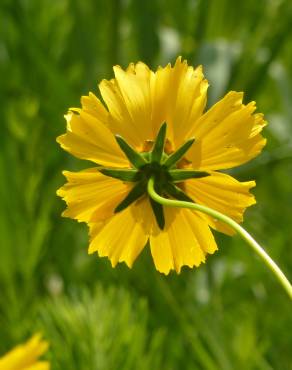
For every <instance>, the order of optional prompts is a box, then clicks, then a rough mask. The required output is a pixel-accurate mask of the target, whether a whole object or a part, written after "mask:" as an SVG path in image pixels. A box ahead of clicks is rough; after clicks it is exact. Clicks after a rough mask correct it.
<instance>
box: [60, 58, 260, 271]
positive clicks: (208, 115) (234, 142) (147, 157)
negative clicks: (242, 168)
mask: <svg viewBox="0 0 292 370" xmlns="http://www.w3.org/2000/svg"><path fill="white" fill-rule="evenodd" d="M114 73H115V78H114V79H112V80H110V81H107V80H103V81H102V82H101V83H100V85H99V89H100V93H101V96H102V98H103V101H104V102H105V105H106V107H105V105H104V104H103V103H102V102H101V101H100V100H99V99H98V98H97V97H96V96H95V95H94V94H92V93H90V94H89V96H86V97H82V99H81V103H82V108H72V109H70V110H69V112H68V114H67V115H66V120H67V132H66V134H64V135H62V136H60V137H58V139H57V141H58V142H59V143H60V145H61V146H62V148H63V149H65V150H67V151H68V152H70V153H71V154H73V155H75V156H77V157H79V158H82V159H86V160H89V161H92V162H94V163H95V167H93V168H90V169H88V170H84V171H81V172H68V171H64V175H65V176H66V178H67V180H68V182H67V183H66V184H65V185H64V186H63V187H62V188H60V189H59V190H58V195H59V196H61V197H63V198H64V200H65V201H66V203H67V206H68V208H67V209H66V210H65V212H64V213H63V215H64V216H67V217H71V218H74V219H77V220H78V221H81V222H86V223H87V224H88V225H89V228H90V245H89V253H93V252H97V253H98V254H99V256H107V257H109V259H110V261H111V263H112V265H113V266H115V265H116V264H117V263H118V262H122V261H123V262H125V263H126V264H127V265H128V266H129V267H131V266H132V264H133V262H134V261H135V259H136V257H137V256H138V255H139V254H140V252H141V251H142V249H143V248H144V247H145V246H146V245H148V244H147V242H148V241H149V244H150V249H151V254H152V257H153V260H154V263H155V266H156V268H157V270H159V271H161V272H163V273H165V274H168V273H169V271H170V270H172V269H174V270H176V271H177V272H180V270H181V267H182V266H184V265H187V266H189V267H193V266H199V265H200V263H201V262H204V261H205V258H206V255H207V254H208V253H214V252H215V250H216V249H217V246H216V242H215V240H214V237H213V235H212V232H211V230H210V228H212V229H215V230H218V231H221V232H223V233H226V234H232V230H231V229H230V228H229V227H228V226H226V225H225V224H223V223H221V222H220V221H219V222H218V221H217V220H215V219H213V218H212V217H210V216H208V215H205V214H202V213H200V212H194V211H191V210H189V209H177V208H176V209H174V208H171V207H166V206H162V205H160V204H158V203H156V202H155V201H153V200H152V199H151V198H150V197H149V196H148V194H147V181H148V180H149V179H150V178H154V179H155V190H156V191H157V192H158V193H159V194H161V195H163V196H164V197H168V198H171V199H179V200H188V201H191V202H196V203H199V204H203V205H206V206H208V207H211V208H213V209H215V210H217V211H219V212H222V213H224V214H226V215H227V216H229V217H231V218H233V219H234V220H235V221H237V222H241V221H242V218H243V213H244V211H245V209H246V208H247V207H248V206H250V205H252V204H254V203H255V199H254V197H253V196H252V195H251V194H250V193H249V190H250V188H252V187H253V186H255V182H254V181H249V182H239V181H237V180H235V179H234V178H233V177H231V176H229V175H227V174H225V173H221V172H218V170H226V169H229V168H232V167H235V166H238V165H241V164H243V163H245V162H247V161H249V160H250V159H252V158H254V157H255V156H256V155H258V154H259V153H260V151H261V150H262V148H263V146H264V145H265V139H264V138H263V137H262V136H261V134H260V132H261V130H262V128H263V127H264V125H265V121H264V119H263V115H262V114H259V113H254V111H255V109H256V107H255V102H251V103H249V104H247V105H245V104H243V103H242V99H243V94H242V93H238V92H234V91H232V92H229V93H228V94H227V95H226V96H225V97H223V99H221V100H220V101H219V102H218V103H217V104H215V105H214V106H213V107H211V108H210V109H209V110H207V111H205V107H206V100H207V88H208V82H207V81H206V79H204V76H203V72H202V68H201V67H198V68H195V69H194V68H193V67H191V66H188V64H187V62H186V61H182V60H181V58H180V57H179V58H178V59H177V60H176V63H175V65H174V66H173V67H172V66H171V65H167V66H166V67H165V68H159V69H158V70H157V71H156V72H153V71H151V70H150V69H149V68H148V67H147V66H146V65H145V64H143V63H141V62H139V63H137V64H135V65H134V64H130V65H129V67H128V68H127V69H126V70H125V71H124V70H123V69H122V68H121V67H119V66H116V67H114Z"/></svg>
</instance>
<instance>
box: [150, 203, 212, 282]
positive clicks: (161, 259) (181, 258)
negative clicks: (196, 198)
mask: <svg viewBox="0 0 292 370" xmlns="http://www.w3.org/2000/svg"><path fill="white" fill-rule="evenodd" d="M164 214H165V228H164V230H160V229H159V228H158V227H157V225H156V224H154V227H153V232H152V234H151V236H150V248H151V254H152V257H153V260H154V264H155V267H156V269H157V270H158V271H160V272H162V273H164V274H166V275H167V274H168V273H169V271H170V270H173V269H174V270H176V272H177V273H179V272H180V270H181V268H182V266H189V267H193V266H199V265H200V264H201V263H202V262H205V254H206V253H214V251H215V250H216V249H217V246H216V242H215V240H214V237H213V235H212V233H211V231H210V229H209V226H208V224H207V222H206V221H205V220H203V219H202V218H200V217H199V216H198V215H197V214H196V213H194V212H192V211H190V210H188V209H175V208H171V207H164Z"/></svg>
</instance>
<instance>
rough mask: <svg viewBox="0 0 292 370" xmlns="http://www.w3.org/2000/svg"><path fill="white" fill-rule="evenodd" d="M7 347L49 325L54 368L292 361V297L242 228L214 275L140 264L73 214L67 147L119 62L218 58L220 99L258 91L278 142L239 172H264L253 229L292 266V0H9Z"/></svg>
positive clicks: (223, 249) (1, 226)
mask: <svg viewBox="0 0 292 370" xmlns="http://www.w3.org/2000/svg"><path fill="white" fill-rule="evenodd" d="M0 20H1V21H0V76H1V83H0V108H1V123H0V128H1V134H0V178H1V181H0V292H1V294H0V353H4V352H5V351H6V350H8V349H9V348H11V347H12V346H14V345H15V344H16V343H18V342H20V341H22V340H24V339H26V338H27V337H28V336H29V335H30V334H31V333H33V332H35V331H37V330H40V329H41V330H42V332H43V334H44V336H45V337H46V338H48V339H49V341H50V343H51V347H50V351H49V353H48V357H49V358H50V359H51V360H52V365H53V370H59V369H60V370H61V369H73V370H74V369H76V370H79V369H80V370H83V369H94V370H96V369H98V370H99V369H125V370H126V369H127V370H128V369H145V370H148V369H151V370H152V369H159V370H161V369H163V370H176V369H186V370H188V369H207V370H229V369H230V370H233V369H238V370H247V369H248V370H249V369H251V370H253V369H256V370H257V369H260V370H261V369H263V370H271V369H281V370H286V369H292V367H291V363H292V357H291V340H292V336H291V327H292V318H291V304H290V302H289V300H288V298H287V297H286V296H285V293H284V292H283V291H282V290H281V289H280V288H279V287H278V285H277V282H276V281H275V280H274V278H273V277H272V276H270V273H269V272H268V271H267V270H266V268H265V266H263V265H262V264H261V262H259V261H258V260H257V259H256V258H255V257H254V256H253V254H252V252H251V251H250V250H248V248H247V246H246V245H245V244H244V243H243V242H241V241H240V240H239V239H238V238H236V237H234V238H229V237H225V236H222V235H219V234H218V235H216V239H217V241H218V245H219V251H218V252H217V253H216V254H215V255H214V256H210V257H209V258H208V260H207V263H206V265H204V266H202V267H200V268H199V269H198V270H196V269H194V270H188V269H187V268H186V269H184V270H183V271H182V273H181V274H180V275H179V276H177V275H175V274H171V275H170V276H168V277H164V276H161V275H160V274H159V273H158V272H156V271H155V270H154V266H153V263H152V262H151V258H150V251H149V248H146V250H145V251H144V252H143V255H142V256H141V257H139V259H138V261H137V262H136V263H135V265H134V267H133V269H132V270H129V269H128V268H127V267H126V266H124V265H121V266H118V267H117V268H116V269H112V268H111V267H110V264H109V262H108V261H107V260H105V259H98V258H97V257H95V256H92V255H91V256H88V255H87V246H88V237H87V230H86V227H85V225H82V224H77V223H75V222H73V221H71V220H68V219H62V218H61V217H60V214H61V212H62V210H63V209H64V207H65V205H64V204H63V202H62V201H61V200H60V199H57V197H56V195H55V192H56V189H57V188H58V187H59V186H60V185H61V184H63V183H64V181H65V180H64V178H63V177H62V175H61V171H62V170H63V169H69V170H78V169H80V168H81V166H85V167H90V166H91V165H90V164H89V165H88V163H86V164H82V163H81V161H78V160H76V159H74V158H72V157H71V156H69V155H68V154H66V153H64V152H62V150H61V149H60V148H59V147H58V145H57V144H56V143H55V138H56V136H57V135H59V134H61V133H63V132H64V130H65V124H64V120H63V114H64V113H66V111H67V109H68V108H69V107H72V106H73V107H74V106H78V105H79V100H80V95H82V94H87V93H88V91H90V90H91V91H94V92H96V91H97V83H98V82H99V81H100V80H101V79H102V78H110V77H112V75H113V73H112V65H113V64H120V65H122V66H123V67H125V66H127V65H128V64H129V63H130V62H133V61H138V60H144V61H145V62H147V63H148V64H149V65H150V66H151V67H152V68H156V67H157V66H158V65H159V64H160V65H164V64H165V63H168V62H169V61H172V62H173V61H174V60H175V58H176V57H177V55H182V56H183V57H186V58H188V61H189V63H192V64H194V65H197V64H203V66H204V71H205V74H206V76H207V78H208V79H209V81H210V84H211V86H210V89H209V90H210V92H209V102H208V104H212V103H214V101H216V100H217V99H218V98H220V97H222V96H223V94H224V93H225V92H226V91H227V90H228V89H236V90H240V91H245V94H246V99H245V101H249V100H251V99H255V100H256V101H257V105H258V107H259V111H261V112H264V113H265V115H266V117H267V120H268V122H269V125H268V128H267V129H266V133H265V135H266V136H267V138H268V146H267V148H266V149H265V151H264V153H263V154H262V155H261V156H260V157H259V158H257V159H256V160H254V161H252V162H251V163H249V164H247V165H244V166H242V167H241V168H238V169H236V170H233V174H234V175H235V176H236V177H237V178H238V179H240V180H248V179H256V181H257V188H256V189H255V190H254V193H255V195H256V198H257V201H258V204H257V205H256V206H255V207H253V208H252V209H251V210H248V212H247V214H246V220H245V226H246V228H247V229H248V230H249V231H250V232H251V233H252V234H253V235H254V236H255V237H256V239H258V240H259V241H260V242H261V243H262V244H263V245H266V249H267V251H268V252H269V253H270V255H271V256H272V257H273V258H274V259H275V260H276V261H277V262H279V265H280V266H282V267H283V270H284V271H285V272H286V273H287V275H288V276H289V275H290V280H291V277H292V275H291V269H292V255H291V240H292V228H291V199H292V191H291V183H292V162H291V158H292V155H291V153H292V140H291V137H292V124H291V122H292V108H291V101H292V48H291V42H290V40H291V30H292V28H291V22H292V3H291V2H290V1H289V0H278V1H272V0H260V1H257V2H255V1H252V0H246V1H242V2H236V1H232V0H167V1H166V0H151V1H138V0H128V1H122V0H98V1H94V0H88V1H78V0H58V1H57V0H56V1H51V0H14V1H12V0H2V1H1V4H0Z"/></svg>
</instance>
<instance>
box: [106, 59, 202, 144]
mask: <svg viewBox="0 0 292 370" xmlns="http://www.w3.org/2000/svg"><path fill="white" fill-rule="evenodd" d="M114 72H115V79H113V80H111V81H107V80H103V81H102V82H101V84H100V85H99V88H100V91H101V94H102V97H103V99H104V101H105V102H106V104H107V107H108V109H109V112H110V118H109V125H110V127H111V130H112V131H113V132H115V133H119V134H120V135H122V136H123V137H124V138H125V139H127V140H128V141H129V142H130V143H131V144H132V145H134V146H135V147H136V148H137V149H141V148H142V147H143V143H144V142H145V141H146V140H154V139H155V137H156V134H157V132H158V130H159V128H160V126H161V124H162V123H163V122H167V123H168V134H167V136H168V138H169V139H170V140H171V141H172V142H173V143H174V146H178V145H180V144H181V143H182V142H183V141H184V140H185V139H186V135H187V133H188V132H189V131H190V130H191V128H192V125H193V123H194V122H195V121H196V120H197V119H198V118H199V117H200V116H201V114H202V112H203V109H204V107H205V104H206V91H207V87H208V83H207V81H206V80H204V76H203V73H202V68H201V67H198V68H196V69H194V68H193V67H190V66H188V65H187V62H186V61H183V62H182V61H181V58H180V57H179V58H178V59H177V60H176V63H175V65H174V66H173V67H171V66H170V65H167V66H166V67H165V68H158V70H157V71H156V72H155V73H154V72H152V71H150V69H149V68H148V67H147V66H146V65H145V64H143V63H141V62H139V63H137V64H136V65H133V64H132V65H130V66H129V67H128V68H127V70H126V71H124V70H123V69H122V68H121V67H119V66H116V67H114Z"/></svg>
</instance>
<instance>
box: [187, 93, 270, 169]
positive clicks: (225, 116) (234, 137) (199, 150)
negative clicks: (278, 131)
mask: <svg viewBox="0 0 292 370" xmlns="http://www.w3.org/2000/svg"><path fill="white" fill-rule="evenodd" d="M242 98H243V94H242V93H238V92H234V91H232V92H230V93H228V94H227V95H226V96H225V97H224V98H223V99H222V100H220V101H219V102H218V103H217V104H215V105H214V106H213V107H212V108H211V109H209V110H208V111H207V112H206V113H205V114H204V115H203V116H202V117H201V118H200V119H199V120H198V121H197V122H196V124H195V126H194V128H193V130H192V131H191V132H190V134H189V135H190V136H193V137H195V139H196V141H195V144H194V145H193V147H192V148H191V149H190V150H189V152H188V153H187V157H188V158H189V159H190V160H191V161H192V162H193V166H194V167H195V168H200V169H204V170H217V169H219V170H220V169H227V168H232V167H235V166H238V165H241V164H243V163H245V162H248V161H249V160H251V159H252V158H254V157H255V156H257V155H258V154H259V153H260V152H261V150H262V148H263V147H264V145H265V143H266V140H265V139H264V138H263V137H262V136H261V135H260V132H261V130H262V129H263V127H264V126H265V124H266V122H265V121H264V119H263V115H262V114H254V111H255V108H256V107H255V103H254V102H251V103H249V104H247V105H244V104H242Z"/></svg>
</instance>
